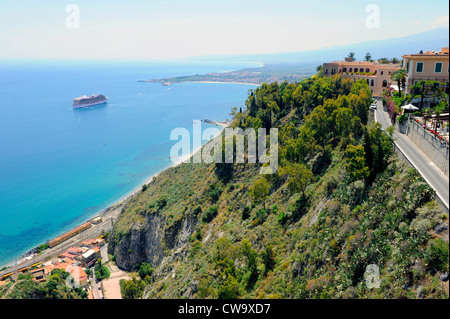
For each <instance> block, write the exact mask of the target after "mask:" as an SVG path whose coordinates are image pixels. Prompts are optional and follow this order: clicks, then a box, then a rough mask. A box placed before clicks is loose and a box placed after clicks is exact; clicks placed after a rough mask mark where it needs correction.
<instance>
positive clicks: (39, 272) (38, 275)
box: [30, 267, 46, 282]
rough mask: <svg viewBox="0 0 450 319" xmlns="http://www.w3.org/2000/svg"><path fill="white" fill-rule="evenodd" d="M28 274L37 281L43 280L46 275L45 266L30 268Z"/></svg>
mask: <svg viewBox="0 0 450 319" xmlns="http://www.w3.org/2000/svg"><path fill="white" fill-rule="evenodd" d="M30 274H31V275H32V276H33V280H35V281H37V282H45V280H46V279H45V277H46V269H45V267H41V268H36V269H32V270H30Z"/></svg>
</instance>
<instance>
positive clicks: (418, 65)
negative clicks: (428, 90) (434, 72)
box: [416, 62, 423, 72]
mask: <svg viewBox="0 0 450 319" xmlns="http://www.w3.org/2000/svg"><path fill="white" fill-rule="evenodd" d="M416 72H423V62H417V65H416Z"/></svg>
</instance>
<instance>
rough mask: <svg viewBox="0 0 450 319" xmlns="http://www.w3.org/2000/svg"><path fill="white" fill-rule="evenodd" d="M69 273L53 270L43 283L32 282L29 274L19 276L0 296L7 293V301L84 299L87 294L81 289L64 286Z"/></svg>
mask: <svg viewBox="0 0 450 319" xmlns="http://www.w3.org/2000/svg"><path fill="white" fill-rule="evenodd" d="M68 277H69V273H68V272H65V271H63V270H61V269H53V270H52V272H51V274H50V276H49V277H48V278H47V281H46V282H45V283H39V282H36V281H33V277H32V276H31V275H30V274H24V275H19V277H18V279H17V281H16V282H15V283H12V282H11V283H10V284H8V286H7V287H6V288H4V290H3V291H0V295H2V294H3V293H6V290H7V289H8V292H7V294H6V296H5V298H7V299H85V298H87V296H88V295H87V292H86V291H85V290H83V289H81V288H70V286H68V285H66V280H67V278H68Z"/></svg>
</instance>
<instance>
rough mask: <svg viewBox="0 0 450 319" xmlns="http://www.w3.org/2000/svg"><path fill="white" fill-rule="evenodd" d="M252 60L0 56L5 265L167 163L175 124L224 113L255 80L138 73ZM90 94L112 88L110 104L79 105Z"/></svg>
mask: <svg viewBox="0 0 450 319" xmlns="http://www.w3.org/2000/svg"><path fill="white" fill-rule="evenodd" d="M247 66H254V65H252V64H248V63H247V64H245V65H243V64H219V63H216V64H214V63H208V64H206V63H196V64H183V63H158V64H156V63H148V62H147V63H144V62H142V63H124V62H120V63H119V62H117V63H93V62H71V63H67V62H65V63H63V62H53V63H51V62H34V63H32V62H26V63H25V62H15V63H6V62H0V112H1V113H0V114H1V115H0V220H1V223H0V264H5V263H9V262H11V261H13V260H14V259H15V258H17V257H19V256H20V255H21V254H23V253H24V252H26V251H28V250H29V249H31V248H33V247H35V246H36V245H38V244H41V243H44V242H46V241H47V240H48V239H50V238H52V237H54V236H56V235H58V234H61V233H63V232H64V231H67V230H69V229H70V228H73V227H74V226H76V225H77V224H79V223H80V222H82V221H84V220H86V219H87V218H89V217H90V216H92V215H94V214H95V213H96V212H98V211H99V210H102V209H104V208H105V207H107V206H108V205H110V204H112V203H113V202H115V201H116V200H118V199H119V198H121V197H123V196H124V195H126V194H128V193H129V192H131V191H132V190H133V189H135V188H136V187H138V186H139V185H140V184H141V183H142V182H144V181H145V180H146V179H147V178H148V177H149V176H151V175H153V174H154V173H156V172H158V171H161V170H162V169H164V168H166V167H168V166H170V165H171V164H172V162H171V160H170V159H169V155H170V149H171V147H172V146H173V145H174V144H175V143H176V141H170V132H171V131H172V129H174V128H176V127H185V128H187V129H189V130H190V131H192V121H193V120H198V119H204V118H208V119H211V120H225V119H227V118H229V113H230V109H231V108H232V107H234V106H237V107H240V106H242V107H244V102H245V99H246V97H247V93H248V90H249V89H251V88H254V87H252V86H249V85H237V84H236V85H233V84H203V83H184V84H175V85H172V86H169V87H166V86H162V85H161V84H159V83H142V82H137V80H145V79H149V78H160V77H168V76H176V75H188V74H197V73H199V74H201V73H206V72H220V71H228V70H234V69H239V68H242V67H247ZM93 93H101V94H104V95H106V96H107V97H108V98H109V102H108V104H106V105H104V106H96V107H93V108H89V109H81V110H73V109H72V107H71V104H72V100H73V98H75V97H78V96H81V95H82V94H86V95H90V94H93ZM208 127H211V125H207V124H202V129H206V128H208ZM204 142H205V141H204Z"/></svg>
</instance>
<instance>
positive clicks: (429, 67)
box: [402, 47, 449, 94]
mask: <svg viewBox="0 0 450 319" xmlns="http://www.w3.org/2000/svg"><path fill="white" fill-rule="evenodd" d="M402 67H403V68H404V69H405V70H406V82H405V93H406V94H409V93H410V91H411V86H413V85H415V84H417V82H419V81H438V82H441V83H442V86H441V89H443V90H444V89H447V90H448V81H449V76H448V75H449V74H448V71H449V48H445V47H444V48H442V50H441V51H439V52H435V51H427V52H423V51H420V52H419V53H415V54H406V55H404V56H403V65H402Z"/></svg>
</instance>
